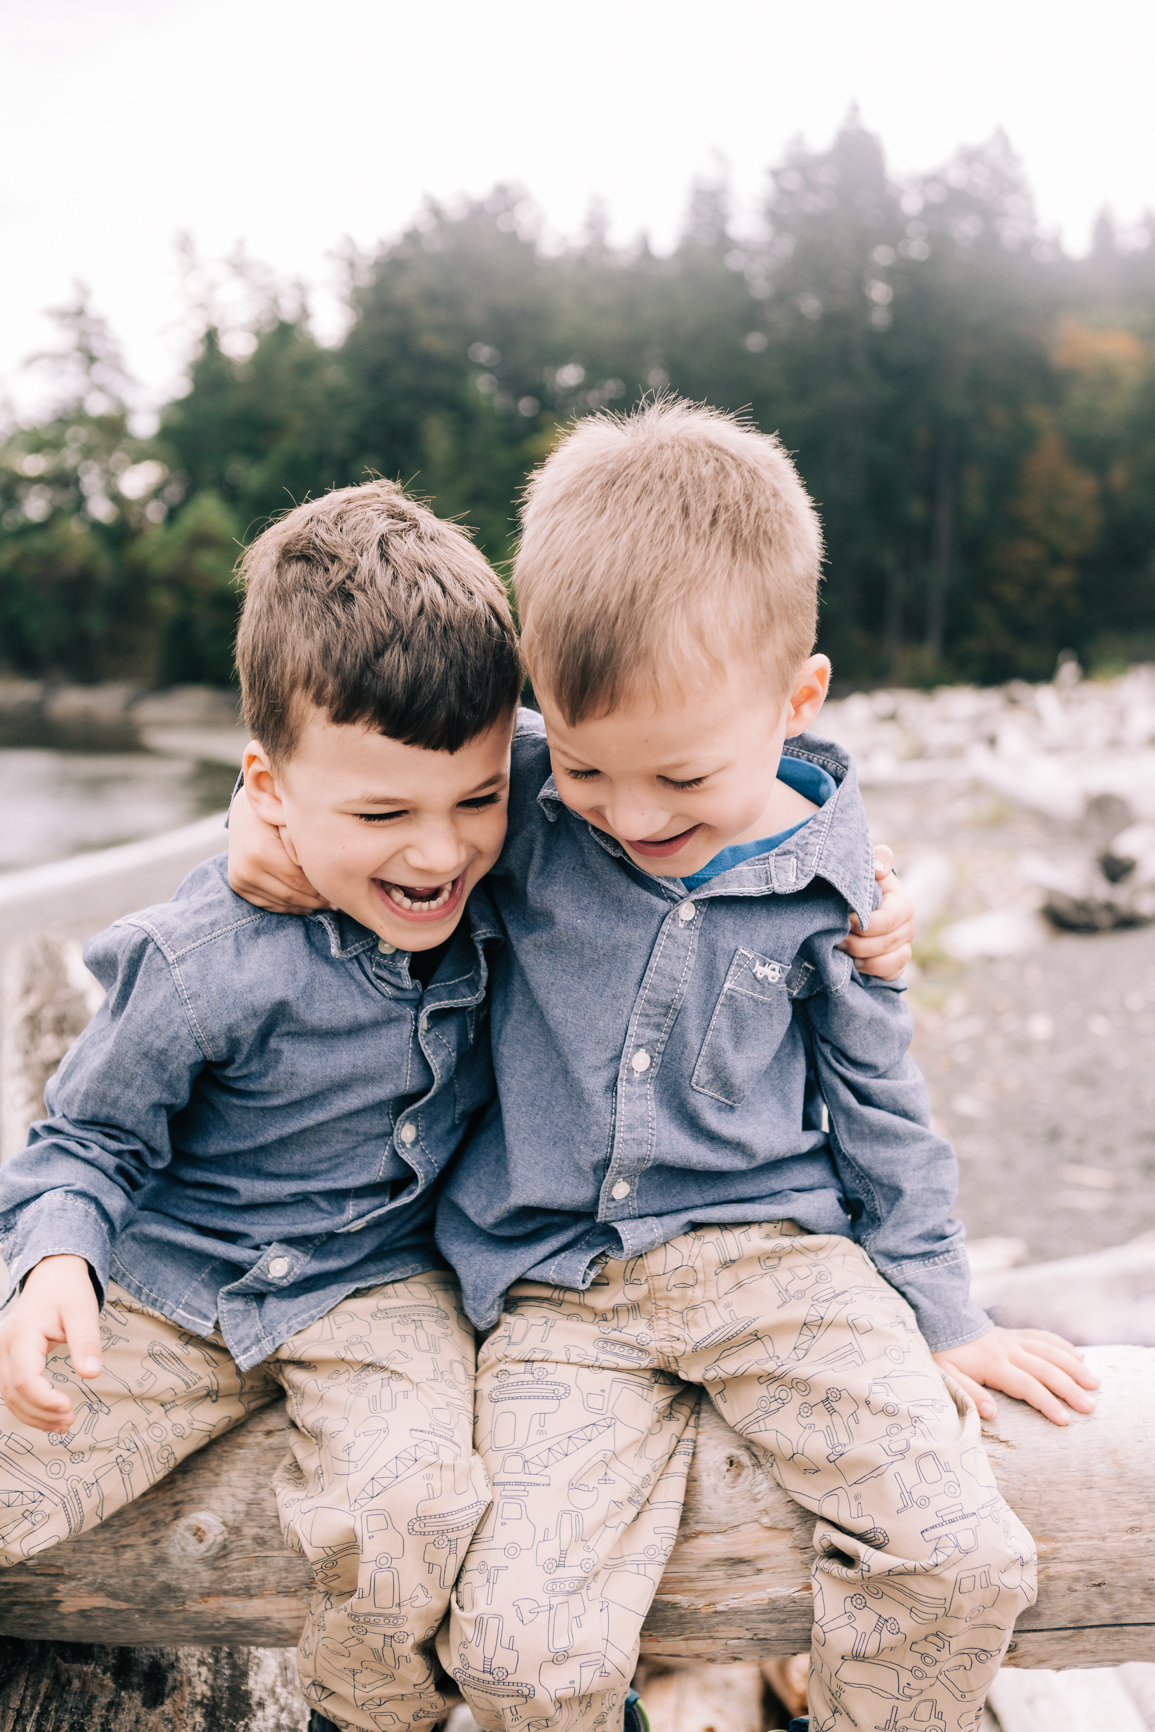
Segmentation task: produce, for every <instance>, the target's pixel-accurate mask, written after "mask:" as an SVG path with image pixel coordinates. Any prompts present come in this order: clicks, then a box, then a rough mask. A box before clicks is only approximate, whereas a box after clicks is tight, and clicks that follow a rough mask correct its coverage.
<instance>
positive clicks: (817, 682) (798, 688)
mask: <svg viewBox="0 0 1155 1732" xmlns="http://www.w3.org/2000/svg"><path fill="white" fill-rule="evenodd" d="M829 689H830V657H829V656H810V657H808V659H807V660H806V661H804V662H803V664H802V666H801V667H800V668H799V670H798V672H797V674H796V675H795V679H794V690H793V691H792V692H791V694H790V720H789V722H788V723H787V725H786V735H787V738H790V736H791V735H793V734H804V733H805V732H806V729H807V728H808V727H809V726H810V724H811V722H812V721H813V720H814V718H815V716H816V715H817V714H818V712H819V710H820V709H821V708H822V705H823V704H824V703H825V701H826V693H827V691H828V690H829Z"/></svg>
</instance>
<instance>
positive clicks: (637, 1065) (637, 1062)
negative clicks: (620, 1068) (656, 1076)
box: [630, 1046, 650, 1076]
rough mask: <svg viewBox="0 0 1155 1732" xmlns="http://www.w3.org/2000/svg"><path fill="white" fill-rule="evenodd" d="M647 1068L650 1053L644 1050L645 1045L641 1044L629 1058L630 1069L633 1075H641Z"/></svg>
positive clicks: (648, 1066)
mask: <svg viewBox="0 0 1155 1732" xmlns="http://www.w3.org/2000/svg"><path fill="white" fill-rule="evenodd" d="M649 1068H650V1055H649V1053H648V1052H647V1051H646V1049H645V1047H644V1046H641V1047H639V1048H638V1050H637V1052H636V1053H635V1054H634V1056H633V1058H632V1059H631V1060H630V1069H631V1070H632V1071H633V1073H634V1075H635V1076H641V1074H642V1072H643V1071H645V1070H649Z"/></svg>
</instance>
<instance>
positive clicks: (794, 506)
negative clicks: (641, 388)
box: [513, 398, 822, 726]
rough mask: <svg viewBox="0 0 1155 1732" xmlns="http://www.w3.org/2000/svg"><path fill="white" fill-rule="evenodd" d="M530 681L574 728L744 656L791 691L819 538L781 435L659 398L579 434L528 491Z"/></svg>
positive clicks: (811, 616)
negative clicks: (645, 691) (643, 690)
mask: <svg viewBox="0 0 1155 1732" xmlns="http://www.w3.org/2000/svg"><path fill="white" fill-rule="evenodd" d="M521 521H522V529H521V544H520V547H519V550H518V554H517V559H516V562H515V564H514V572H513V584H514V593H515V596H516V598H517V606H518V612H519V615H520V619H521V631H522V648H523V651H524V653H525V657H526V661H527V663H528V665H529V669H530V674H531V677H532V678H533V680H534V682H535V684H536V685H537V686H538V688H539V689H540V690H541V691H542V692H544V693H546V694H548V696H549V698H550V699H551V700H552V701H553V702H554V703H556V704H557V705H558V706H559V708H560V709H561V712H562V714H563V715H564V716H565V718H566V721H567V722H568V723H569V724H570V725H571V726H573V725H574V724H575V723H577V722H580V721H582V720H583V719H585V718H586V717H589V716H593V715H604V714H606V713H607V712H608V711H609V710H611V709H613V708H615V707H616V705H617V704H618V703H619V702H621V701H622V700H623V698H626V697H628V696H631V695H633V694H634V693H636V692H637V690H638V688H639V686H641V687H646V686H648V687H650V688H651V689H652V690H653V691H654V692H655V693H657V692H660V691H661V690H663V689H668V687H669V685H670V684H671V683H672V682H677V681H678V680H679V679H680V678H684V677H689V678H690V679H693V678H694V677H695V676H698V677H700V676H701V675H702V674H704V673H711V672H712V673H715V674H716V673H718V672H720V671H721V670H722V669H723V668H724V667H725V666H726V665H728V664H729V663H730V662H731V661H733V660H735V659H743V660H745V661H746V662H747V663H749V664H750V665H752V666H753V668H754V669H755V671H756V672H757V673H759V674H760V675H762V676H764V677H765V679H766V680H767V681H768V682H769V685H770V687H771V688H772V690H773V693H774V695H775V696H777V695H778V694H779V693H781V694H782V695H783V696H785V695H786V693H788V692H789V691H790V689H791V685H792V681H793V677H794V675H795V674H796V673H797V671H798V668H799V667H800V665H801V664H802V662H803V661H805V659H806V657H807V656H808V655H809V654H810V652H811V650H812V649H813V647H814V638H815V634H816V631H817V613H818V582H819V575H820V567H821V562H822V531H821V528H820V526H819V522H818V517H817V514H816V512H815V510H814V506H813V505H812V504H811V501H810V498H809V496H808V494H807V492H806V489H805V488H804V486H803V485H802V482H801V480H800V479H799V476H798V472H797V470H796V469H795V467H794V465H793V463H792V462H791V461H790V458H789V457H788V456H787V455H786V452H785V451H784V450H783V448H782V444H781V442H780V440H778V439H777V438H776V437H774V436H772V435H770V434H766V433H759V432H757V431H756V430H755V429H754V428H753V427H751V426H750V425H748V424H747V423H746V422H744V421H742V420H739V419H738V418H737V417H736V416H733V415H728V414H725V413H723V412H722V411H721V410H719V409H709V408H706V407H704V406H703V405H700V404H696V403H686V402H682V401H680V400H677V399H670V398H665V399H662V400H659V401H657V402H653V403H648V404H645V405H643V406H642V407H641V408H640V409H637V410H635V411H634V412H633V413H632V414H629V415H624V416H622V415H607V414H601V415H592V416H587V417H586V418H584V419H583V420H580V421H578V422H577V424H576V425H575V426H574V427H573V429H572V430H571V431H570V432H569V433H568V434H567V435H566V437H565V438H564V439H563V440H562V442H561V444H560V445H559V446H558V447H557V449H556V450H555V451H554V452H553V454H552V456H550V457H549V458H548V459H547V461H546V462H545V463H544V464H543V465H542V467H541V468H540V469H539V470H538V471H537V473H536V474H535V475H534V476H533V478H532V479H531V481H530V483H529V486H528V487H527V489H526V494H525V501H524V504H523V508H522V520H521Z"/></svg>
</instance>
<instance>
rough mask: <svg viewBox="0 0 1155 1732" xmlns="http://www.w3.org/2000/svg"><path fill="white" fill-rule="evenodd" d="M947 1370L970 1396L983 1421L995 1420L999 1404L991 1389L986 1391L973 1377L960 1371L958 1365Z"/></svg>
mask: <svg viewBox="0 0 1155 1732" xmlns="http://www.w3.org/2000/svg"><path fill="white" fill-rule="evenodd" d="M947 1370H948V1371H949V1372H950V1374H951V1376H952V1377H953V1378H954V1380H955V1382H956V1383H957V1384H958V1386H959V1388H960V1389H961V1390H963V1391H964V1393H965V1394H967V1395H969V1396H970V1398H971V1400H972V1401H973V1402H974V1404H975V1406H976V1407H977V1408H978V1410H979V1416H980V1418H982V1419H993V1418H994V1417H995V1414H996V1413H997V1412H998V1404H997V1403H996V1401H995V1398H994V1396H993V1395H992V1394H991V1392H990V1390H989V1389H984V1388H983V1386H982V1384H981V1383H976V1382H975V1380H974V1378H973V1377H968V1376H967V1374H966V1372H965V1371H960V1370H959V1369H958V1367H957V1365H948V1366H947Z"/></svg>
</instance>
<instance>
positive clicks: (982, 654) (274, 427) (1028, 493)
mask: <svg viewBox="0 0 1155 1732" xmlns="http://www.w3.org/2000/svg"><path fill="white" fill-rule="evenodd" d="M348 301H349V306H348V323H347V327H346V331H345V335H344V336H343V338H342V340H341V341H340V342H339V343H337V344H336V345H330V346H325V345H323V344H321V343H319V342H318V341H317V340H316V338H315V337H314V335H313V334H312V332H311V329H310V324H309V320H308V317H307V314H306V313H305V312H303V311H290V310H286V309H285V307H284V305H282V304H278V302H277V300H276V299H275V298H273V297H270V298H268V299H266V301H265V303H264V305H263V307H262V309H261V310H260V312H259V313H258V314H257V315H256V316H255V317H254V319H253V320H252V321H251V324H250V328H248V329H246V330H243V331H240V332H238V331H237V330H235V329H233V330H231V331H228V332H223V331H222V330H221V329H220V328H218V326H217V325H216V324H214V323H213V322H212V321H211V319H210V320H209V321H208V322H207V323H206V328H205V329H204V331H203V336H202V337H201V339H200V343H199V349H198V352H197V353H196V355H195V358H194V360H193V362H192V365H191V368H190V372H189V376H188V389H187V391H186V392H185V394H184V395H182V396H180V397H178V398H177V399H175V400H174V401H173V402H171V403H169V404H168V405H167V406H166V407H165V408H164V410H163V412H162V414H161V417H160V425H159V428H158V430H157V431H156V432H155V434H153V435H152V436H150V437H149V438H147V439H142V438H139V437H134V436H133V435H132V433H131V431H130V426H131V417H130V416H129V414H128V411H127V408H126V396H127V386H126V382H125V380H124V378H123V374H122V370H121V368H120V364H119V361H118V358H117V353H116V348H115V344H114V342H113V340H112V338H111V336H110V334H109V332H108V330H107V329H106V327H105V326H104V325H103V323H102V322H101V320H100V319H99V317H98V316H97V315H96V314H95V313H94V312H93V311H92V309H91V308H90V307H89V306H88V304H87V302H86V301H85V299H84V298H83V297H81V298H80V299H78V301H77V303H76V305H75V306H73V307H72V308H70V309H67V310H66V311H65V312H64V313H63V314H61V315H60V317H61V318H62V321H63V323H64V324H65V325H66V327H67V330H68V337H69V352H68V367H69V369H70V372H69V377H68V380H67V386H66V388H62V395H61V401H60V405H59V408H58V410H57V411H56V412H55V413H54V414H53V415H52V416H51V417H50V418H48V419H47V420H45V421H43V422H41V423H40V424H37V425H34V426H30V425H22V426H13V427H11V428H10V429H9V430H8V432H7V434H6V435H5V437H4V441H3V445H2V447H0V666H2V668H3V669H4V670H5V671H7V672H9V673H16V674H21V675H30V676H36V677H44V676H47V677H55V676H59V677H64V678H70V679H79V680H90V679H110V678H129V679H133V680H138V681H140V682H142V683H146V684H166V683H170V682H174V681H209V682H225V681H227V680H228V679H229V678H230V674H231V639H232V632H233V627H234V621H235V615H236V608H237V592H236V587H235V581H234V575H233V573H234V566H235V562H236V559H237V556H238V553H239V550H240V548H241V547H242V546H243V545H244V544H245V542H246V541H247V540H248V539H249V538H251V537H252V535H253V534H255V533H256V532H257V531H258V530H259V529H260V527H261V526H262V525H263V524H264V523H265V522H266V521H267V520H268V518H269V517H270V515H272V514H274V513H276V512H279V511H281V510H283V509H284V508H285V507H286V506H287V505H289V504H291V503H292V502H293V501H295V500H300V499H303V498H305V497H307V496H308V495H310V494H316V493H318V492H321V491H323V490H325V489H327V488H329V487H332V486H339V485H344V484H346V483H349V482H355V481H359V480H361V479H364V478H365V477H366V476H367V475H369V474H381V475H387V476H393V477H397V478H399V479H401V480H402V481H404V482H406V483H408V484H410V485H412V486H413V487H414V488H415V489H416V490H417V491H419V492H420V493H421V494H423V495H424V496H426V497H428V498H430V499H431V500H432V502H433V504H434V506H435V509H436V510H437V511H438V512H440V513H441V514H442V515H445V516H452V517H456V518H460V520H461V521H463V522H464V523H467V524H469V525H471V526H472V527H473V528H474V529H475V531H476V533H477V535H478V539H479V541H480V544H481V546H482V547H483V548H484V550H485V552H486V553H487V554H488V555H489V557H490V558H491V559H493V560H494V561H495V562H497V563H498V564H500V563H501V562H503V561H505V560H507V559H508V558H509V555H510V552H511V547H512V541H513V536H514V529H515V511H516V500H517V496H518V493H519V490H520V488H521V486H522V484H523V482H524V479H525V477H526V475H527V474H528V473H529V471H530V470H531V469H532V468H533V466H534V465H535V464H536V463H537V462H539V461H540V460H541V458H542V457H543V456H544V455H545V454H546V453H547V452H548V451H549V449H550V447H551V444H552V442H553V441H554V440H555V439H556V437H557V433H558V429H559V428H560V427H562V426H564V425H565V424H566V423H567V422H568V421H569V419H570V418H571V417H572V416H574V415H575V414H576V415H580V414H589V413H592V412H595V411H597V410H599V409H603V408H609V409H618V410H620V409H625V408H627V407H628V406H629V405H630V404H632V403H634V402H636V401H637V400H638V399H639V397H641V396H644V395H645V394H647V393H653V392H655V391H661V390H665V389H667V388H669V389H670V390H672V391H676V392H679V393H682V394H684V395H686V396H688V397H691V398H695V399H701V400H705V401H708V402H711V403H716V404H721V405H723V406H725V407H728V408H732V409H744V410H746V411H747V412H748V413H749V414H750V416H751V417H752V418H753V420H754V422H755V423H756V424H757V425H758V426H759V427H761V428H763V429H765V430H774V431H777V432H779V433H780V434H781V436H782V438H783V440H784V441H785V443H786V445H787V446H788V447H789V449H790V450H792V451H793V452H795V453H796V455H797V461H798V464H799V466H800V469H801V471H802V474H803V476H804V478H805V480H806V482H807V484H808V486H809V487H810V489H811V492H812V493H813V495H814V497H815V499H816V500H817V501H818V504H819V507H820V509H821V512H822V517H823V521H824V524H825V530H826V539H827V554H828V561H827V568H826V578H825V593H824V603H823V614H822V638H821V643H822V647H823V648H825V649H826V650H827V651H828V653H829V654H830V655H831V656H832V658H833V659H834V663H835V670H836V677H838V678H839V679H840V681H841V683H843V684H844V685H847V684H851V683H855V684H870V683H876V682H881V681H894V680H897V681H903V682H907V683H910V682H915V683H923V682H929V681H932V680H934V681H938V680H943V679H955V678H962V679H968V680H978V681H992V680H1001V679H1005V678H1007V677H1010V676H1015V675H1022V676H1025V677H1028V678H1031V677H1034V678H1038V677H1044V678H1045V677H1047V676H1048V675H1049V674H1050V672H1051V671H1052V669H1053V667H1054V665H1055V659H1056V655H1057V654H1058V653H1059V652H1061V651H1062V650H1064V649H1066V648H1068V647H1069V648H1073V649H1074V650H1075V651H1076V652H1077V653H1078V654H1079V655H1080V656H1081V657H1082V658H1083V659H1084V660H1085V661H1086V662H1088V663H1089V664H1090V665H1091V666H1092V667H1106V666H1109V665H1117V664H1118V663H1120V662H1122V661H1125V660H1128V659H1133V658H1134V657H1136V656H1155V217H1152V218H1150V219H1148V221H1147V223H1146V226H1145V227H1144V228H1143V229H1141V230H1140V231H1137V232H1132V233H1131V234H1130V235H1129V236H1127V237H1126V239H1125V243H1124V241H1123V240H1121V239H1120V238H1119V237H1118V236H1117V235H1116V234H1115V232H1114V231H1113V229H1112V226H1111V223H1110V221H1109V220H1108V219H1107V218H1105V217H1104V218H1103V219H1101V220H1100V223H1099V225H1098V228H1097V230H1096V234H1095V241H1094V246H1093V248H1092V250H1091V252H1090V254H1089V255H1088V256H1087V257H1086V258H1082V259H1078V260H1075V259H1071V258H1069V257H1067V256H1065V255H1064V254H1063V253H1062V252H1061V250H1060V249H1059V248H1058V247H1057V246H1056V245H1054V244H1053V243H1052V242H1050V241H1048V240H1047V238H1046V237H1045V236H1043V235H1042V234H1041V233H1040V231H1039V229H1038V227H1037V224H1036V221H1035V218H1034V214H1033V207H1032V201H1031V197H1030V193H1029V189H1028V188H1027V187H1026V185H1025V184H1024V182H1023V179H1022V176H1021V173H1020V171H1019V169H1018V167H1017V165H1016V163H1015V160H1014V159H1013V157H1012V156H1011V155H1010V153H1009V150H1008V148H1007V146H1006V144H1005V141H1003V140H1001V139H1000V138H996V139H994V140H993V141H991V142H990V143H989V144H987V145H985V146H982V147H978V148H972V149H966V150H962V151H960V152H959V153H958V154H957V156H956V157H955V158H954V159H953V160H952V161H951V162H950V163H949V164H947V165H946V166H945V167H944V169H943V170H942V171H941V172H938V173H934V174H929V175H925V176H922V177H919V178H917V179H911V180H905V181H902V182H897V181H896V180H894V179H893V178H892V177H890V176H888V174H887V171H886V166H885V162H884V157H883V152H882V149H881V146H880V143H879V141H878V140H877V139H876V138H875V137H873V136H872V135H871V134H870V133H868V132H866V131H865V130H864V129H862V128H861V127H860V126H859V125H858V124H856V123H854V122H853V121H852V122H850V123H848V124H847V125H846V127H845V128H844V129H843V130H842V132H841V134H840V135H839V136H838V138H837V139H836V140H835V142H834V144H833V146H832V147H831V148H830V149H829V150H827V151H811V150H807V149H805V148H803V147H801V146H799V147H796V148H793V149H792V150H791V151H790V152H789V153H788V155H787V158H786V160H785V161H784V162H783V163H782V164H781V166H779V167H778V168H777V169H775V170H774V171H773V172H772V174H771V176H770V178H769V192H768V196H767V199H766V202H765V208H764V211H763V213H762V220H761V222H760V223H759V224H758V225H757V229H756V232H753V233H749V232H742V233H738V232H736V231H735V226H734V224H733V222H732V220H731V217H730V213H729V211H728V208H727V201H726V195H725V189H724V188H723V187H722V186H702V187H699V188H698V189H696V190H695V192H694V193H693V196H692V198H691V201H690V206H689V210H688V215H687V220H686V224H685V229H684V233H683V235H682V237H681V239H680V241H679V242H678V244H677V246H676V247H675V249H674V250H673V251H672V252H671V253H669V254H666V255H664V256H658V255H656V254H654V253H653V252H651V251H650V249H649V248H648V246H647V245H646V244H645V243H644V242H639V243H638V244H637V245H636V246H634V247H632V248H629V249H625V250H623V249H615V248H614V247H612V246H610V245H609V244H608V243H607V240H606V237H605V234H604V232H601V231H600V229H599V226H598V224H597V222H592V223H591V226H590V229H589V231H588V232H587V233H586V235H585V236H584V237H583V239H582V240H581V242H580V243H579V244H574V245H572V246H570V247H568V248H566V249H564V250H558V249H556V248H555V249H550V248H546V247H544V246H543V245H542V244H541V243H540V241H539V239H538V238H537V237H536V236H535V234H534V232H533V230H532V213H530V212H529V211H528V207H527V206H526V205H525V202H524V200H523V198H522V197H521V196H520V195H519V194H518V192H517V191H516V190H515V189H510V188H498V189H497V190H495V192H494V193H493V194H492V196H490V197H489V198H487V199H485V200H483V201H478V202H476V203H473V204H470V205H469V206H467V207H464V208H460V209H455V210H447V209H444V208H441V207H439V206H437V205H435V204H430V205H428V206H427V207H426V208H425V209H424V210H423V211H422V212H421V213H420V215H419V216H418V218H417V219H416V220H415V221H414V223H413V225H412V227H411V228H410V229H409V230H408V232H406V233H405V234H404V235H402V236H401V237H400V238H399V239H396V240H394V241H392V242H390V243H388V244H386V245H383V246H382V247H381V248H380V250H379V251H378V252H377V253H376V254H375V255H373V256H370V257H361V258H356V259H353V260H351V261H350V273H349V286H348Z"/></svg>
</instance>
